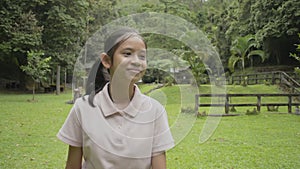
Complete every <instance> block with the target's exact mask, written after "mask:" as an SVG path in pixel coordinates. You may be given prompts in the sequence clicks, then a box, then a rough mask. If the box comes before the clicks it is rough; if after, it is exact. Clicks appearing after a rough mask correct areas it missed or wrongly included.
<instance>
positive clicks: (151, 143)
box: [57, 28, 174, 169]
mask: <svg viewBox="0 0 300 169" xmlns="http://www.w3.org/2000/svg"><path fill="white" fill-rule="evenodd" d="M146 49H147V45H146V43H145V41H144V40H143V38H142V37H141V36H140V35H139V34H138V32H136V31H135V30H133V29H128V28H123V29H120V30H118V31H116V32H114V33H113V34H112V35H111V36H110V37H109V38H108V39H107V40H106V42H105V46H104V51H105V53H102V54H101V55H100V58H99V59H98V60H97V61H96V63H95V64H94V65H93V67H92V69H91V71H90V74H89V77H88V84H89V85H87V88H86V92H87V95H86V96H84V97H83V98H80V99H77V100H76V102H75V104H74V106H73V108H72V109H71V111H70V113H69V115H68V117H67V119H66V121H65V123H64V125H63V126H62V128H61V129H60V131H59V132H58V134H57V137H58V138H59V139H60V140H62V141H63V142H65V143H67V144H69V152H68V158H67V164H66V168H67V169H77V168H87V169H93V168H95V169H150V168H152V169H165V168H166V154H165V151H166V150H168V149H170V148H172V147H173V146H174V140H173V138H172V135H171V132H170V129H169V126H168V121H167V114H166V111H165V109H164V108H163V106H162V105H161V104H160V103H159V102H157V101H156V100H154V99H152V98H150V97H147V96H145V95H143V94H142V93H141V92H140V90H139V88H138V86H137V85H135V83H136V82H137V81H138V80H140V79H141V77H142V76H143V75H144V73H145V70H146V67H147V62H146ZM82 159H83V162H82Z"/></svg>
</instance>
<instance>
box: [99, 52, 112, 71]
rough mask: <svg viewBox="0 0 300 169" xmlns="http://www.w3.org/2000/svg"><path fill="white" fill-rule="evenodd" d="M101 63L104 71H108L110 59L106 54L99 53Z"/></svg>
mask: <svg viewBox="0 0 300 169" xmlns="http://www.w3.org/2000/svg"><path fill="white" fill-rule="evenodd" d="M100 59H101V62H102V64H103V66H104V67H105V68H106V69H109V68H110V67H111V65H112V63H111V58H110V57H109V56H108V55H107V54H106V53H101V55H100Z"/></svg>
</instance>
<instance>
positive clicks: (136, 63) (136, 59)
mask: <svg viewBox="0 0 300 169" xmlns="http://www.w3.org/2000/svg"><path fill="white" fill-rule="evenodd" d="M131 64H132V65H134V66H141V60H140V59H139V56H138V55H134V56H133V57H132V61H131Z"/></svg>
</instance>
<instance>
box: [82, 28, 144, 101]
mask: <svg viewBox="0 0 300 169" xmlns="http://www.w3.org/2000/svg"><path fill="white" fill-rule="evenodd" d="M132 36H138V37H139V38H141V39H142V40H143V41H144V39H143V38H142V37H141V36H140V35H139V33H138V32H137V31H136V30H134V29H131V28H121V29H119V30H117V31H115V32H114V33H112V34H111V35H110V36H109V37H108V38H107V39H106V41H105V44H104V52H105V53H106V54H107V55H108V56H109V57H110V58H111V62H112V63H113V56H114V54H115V52H116V50H117V49H118V47H119V46H120V45H121V44H122V43H123V42H124V41H126V40H127V39H129V38H130V37H132ZM144 43H145V46H146V48H147V45H146V42H145V41H144ZM109 80H110V75H109V70H107V69H106V68H105V67H104V66H103V64H102V62H101V59H100V57H98V58H97V59H96V61H95V63H94V64H93V66H92V68H91V70H90V72H89V75H88V79H87V83H86V89H85V91H86V94H85V95H89V96H88V102H89V104H90V105H91V106H93V107H95V105H94V103H93V101H94V97H95V95H96V94H97V93H98V92H100V91H101V90H102V89H103V87H104V86H105V85H106V83H107V82H109Z"/></svg>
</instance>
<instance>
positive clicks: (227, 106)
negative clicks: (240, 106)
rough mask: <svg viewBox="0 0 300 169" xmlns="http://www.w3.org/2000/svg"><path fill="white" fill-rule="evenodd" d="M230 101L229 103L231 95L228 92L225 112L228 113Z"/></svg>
mask: <svg viewBox="0 0 300 169" xmlns="http://www.w3.org/2000/svg"><path fill="white" fill-rule="evenodd" d="M228 103H229V97H228V95H227V94H226V99H225V114H228V112H229V105H228Z"/></svg>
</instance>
